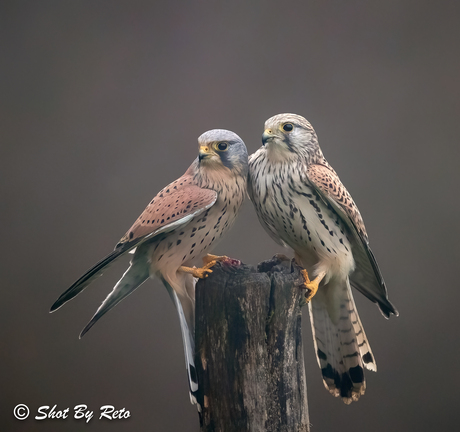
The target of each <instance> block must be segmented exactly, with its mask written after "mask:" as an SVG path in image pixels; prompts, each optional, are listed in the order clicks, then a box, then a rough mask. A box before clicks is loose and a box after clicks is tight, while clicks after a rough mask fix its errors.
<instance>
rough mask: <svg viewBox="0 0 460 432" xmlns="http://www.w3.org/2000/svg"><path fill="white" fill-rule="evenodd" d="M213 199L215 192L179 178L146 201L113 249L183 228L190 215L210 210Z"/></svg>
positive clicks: (191, 216) (187, 179) (214, 200)
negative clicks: (139, 213)
mask: <svg viewBox="0 0 460 432" xmlns="http://www.w3.org/2000/svg"><path fill="white" fill-rule="evenodd" d="M216 200H217V192H215V191H213V190H211V189H203V188H200V187H199V186H196V185H193V184H190V178H187V177H186V176H182V177H181V178H179V179H177V180H176V181H175V182H173V183H171V184H170V185H168V186H166V187H165V188H164V189H163V190H161V191H160V192H159V193H158V195H157V196H156V197H155V198H154V199H153V200H152V201H150V203H149V205H148V206H147V207H146V208H145V210H144V211H143V212H142V214H141V215H140V216H139V217H138V219H137V220H136V222H134V224H133V226H132V227H131V228H130V229H129V230H128V232H127V233H126V234H125V235H124V236H123V237H122V239H121V240H120V242H119V243H118V244H117V248H118V247H120V246H122V245H125V244H131V243H133V244H137V243H139V241H143V240H144V239H147V238H152V237H153V236H155V235H157V234H161V233H166V232H169V231H171V230H173V229H175V228H177V227H179V226H182V225H185V224H187V223H188V222H189V221H190V220H191V219H192V218H193V217H194V216H196V215H197V214H199V213H201V212H203V211H205V210H206V209H208V208H209V207H211V206H212V205H213V204H214V203H215V202H216Z"/></svg>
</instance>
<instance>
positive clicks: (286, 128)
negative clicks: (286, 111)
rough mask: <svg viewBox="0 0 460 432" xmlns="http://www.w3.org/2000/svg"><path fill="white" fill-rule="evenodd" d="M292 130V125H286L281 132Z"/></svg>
mask: <svg viewBox="0 0 460 432" xmlns="http://www.w3.org/2000/svg"><path fill="white" fill-rule="evenodd" d="M292 129H294V126H293V125H292V123H286V124H285V125H283V130H285V131H286V132H291V130H292Z"/></svg>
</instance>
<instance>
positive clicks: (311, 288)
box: [300, 270, 326, 303]
mask: <svg viewBox="0 0 460 432" xmlns="http://www.w3.org/2000/svg"><path fill="white" fill-rule="evenodd" d="M300 273H301V274H302V276H303V277H304V279H305V282H304V283H303V284H302V288H306V289H307V290H308V291H307V292H306V293H305V302H307V303H308V302H309V301H310V300H311V299H312V298H313V297H314V296H315V294H316V292H317V291H318V287H319V284H320V282H321V281H322V280H323V278H324V276H326V272H324V271H323V272H321V273H320V274H319V275H318V276H316V278H315V279H314V280H312V281H311V280H310V278H309V277H308V272H307V270H301V272H300Z"/></svg>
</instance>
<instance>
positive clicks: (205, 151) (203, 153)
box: [198, 145, 215, 161]
mask: <svg viewBox="0 0 460 432" xmlns="http://www.w3.org/2000/svg"><path fill="white" fill-rule="evenodd" d="M213 155H215V153H214V152H213V151H212V149H211V147H210V146H207V145H204V146H200V152H199V156H198V157H199V159H200V161H201V160H203V159H207V158H209V157H211V156H213Z"/></svg>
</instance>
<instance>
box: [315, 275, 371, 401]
mask: <svg viewBox="0 0 460 432" xmlns="http://www.w3.org/2000/svg"><path fill="white" fill-rule="evenodd" d="M309 311H310V320H311V326H312V332H313V341H314V346H315V351H316V356H317V360H318V364H319V367H320V368H321V372H322V375H323V382H324V385H325V387H326V389H328V390H329V392H330V393H331V394H332V395H333V396H336V397H338V396H340V397H341V398H342V400H343V401H344V402H345V403H346V404H350V403H351V402H352V401H357V400H358V399H359V397H360V396H361V395H363V394H364V392H365V390H366V382H365V379H364V367H365V368H367V369H369V370H372V371H376V370H377V365H376V364H375V361H374V356H373V355H372V351H371V348H370V346H369V342H368V340H367V338H366V334H365V332H364V329H363V326H362V324H361V320H360V319H359V316H358V311H357V310H356V306H355V302H354V300H353V295H352V292H351V288H350V283H349V280H348V278H347V280H346V281H337V280H335V281H334V280H332V281H330V282H329V283H328V284H327V285H325V286H322V287H320V289H319V290H318V292H317V294H316V295H315V297H314V298H313V299H312V301H311V302H310V303H309Z"/></svg>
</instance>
